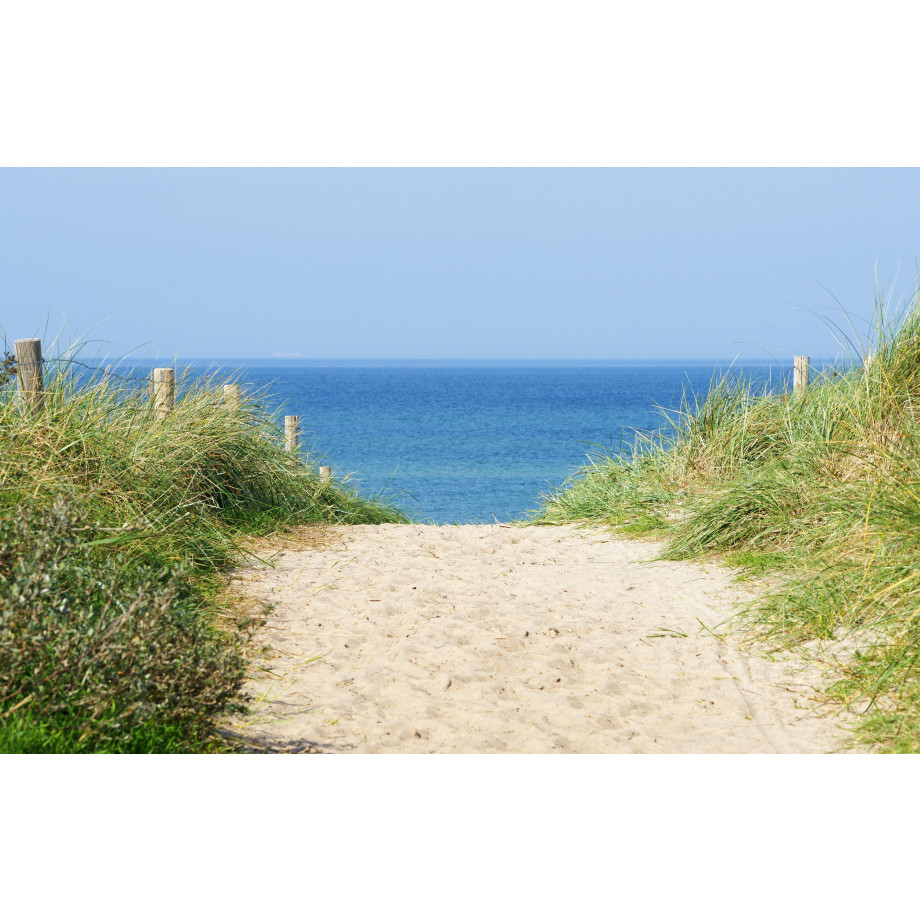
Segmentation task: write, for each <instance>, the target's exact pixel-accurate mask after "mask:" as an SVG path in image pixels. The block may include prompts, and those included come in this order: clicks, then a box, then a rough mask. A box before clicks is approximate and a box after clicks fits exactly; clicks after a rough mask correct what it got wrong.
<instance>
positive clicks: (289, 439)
mask: <svg viewBox="0 0 920 920" xmlns="http://www.w3.org/2000/svg"><path fill="white" fill-rule="evenodd" d="M299 440H300V416H299V415H286V416H285V417H284V449H285V450H288V451H291V452H292V453H293V452H295V451H296V450H297V443H298V441H299Z"/></svg>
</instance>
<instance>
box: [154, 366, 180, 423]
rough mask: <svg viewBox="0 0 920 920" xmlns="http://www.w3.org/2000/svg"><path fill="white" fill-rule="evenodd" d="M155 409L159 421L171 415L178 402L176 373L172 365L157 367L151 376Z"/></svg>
mask: <svg viewBox="0 0 920 920" xmlns="http://www.w3.org/2000/svg"><path fill="white" fill-rule="evenodd" d="M150 383H151V387H152V389H153V411H154V415H155V416H156V420H157V421H158V422H160V421H162V420H163V419H164V418H166V416H167V415H169V412H170V410H171V409H172V408H173V406H174V405H175V404H176V373H175V371H174V370H173V369H172V368H171V367H155V368H154V369H153V373H152V374H151V376H150Z"/></svg>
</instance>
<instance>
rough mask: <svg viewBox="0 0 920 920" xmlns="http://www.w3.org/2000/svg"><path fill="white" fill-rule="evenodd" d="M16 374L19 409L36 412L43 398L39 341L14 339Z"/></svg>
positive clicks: (40, 346)
mask: <svg viewBox="0 0 920 920" xmlns="http://www.w3.org/2000/svg"><path fill="white" fill-rule="evenodd" d="M16 373H17V376H18V378H19V381H18V382H19V407H20V409H21V410H22V411H23V412H37V411H38V410H39V409H41V407H42V403H43V402H44V398H45V383H44V378H43V376H42V342H41V339H16Z"/></svg>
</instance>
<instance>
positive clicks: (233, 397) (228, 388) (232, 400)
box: [224, 383, 240, 409]
mask: <svg viewBox="0 0 920 920" xmlns="http://www.w3.org/2000/svg"><path fill="white" fill-rule="evenodd" d="M224 403H225V404H226V406H227V408H228V409H239V407H240V385H239V384H238V383H225V384H224Z"/></svg>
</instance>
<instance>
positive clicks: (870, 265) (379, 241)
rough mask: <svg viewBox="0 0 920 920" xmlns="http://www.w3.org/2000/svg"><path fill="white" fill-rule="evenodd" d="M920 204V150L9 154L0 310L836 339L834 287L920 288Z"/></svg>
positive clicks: (660, 350)
mask: <svg viewBox="0 0 920 920" xmlns="http://www.w3.org/2000/svg"><path fill="white" fill-rule="evenodd" d="M918 215H920V170H918V169H780V168H777V169H753V168H737V169H720V168H713V169H667V168H665V169H629V168H609V169H576V168H572V169H447V168H431V169H415V168H413V169H311V168H307V169H74V170H71V169H9V168H7V169H2V170H0V278H2V294H0V297H2V308H0V326H2V329H3V332H4V333H5V335H6V338H7V340H8V341H12V340H13V339H15V338H23V337H28V336H31V335H35V334H40V335H42V337H43V338H52V337H53V336H54V335H56V334H58V333H61V334H62V337H63V339H64V340H66V341H70V340H73V339H74V338H76V337H78V336H81V335H82V336H87V337H88V338H90V339H91V340H92V341H93V342H94V343H96V344H94V345H93V346H92V348H93V349H98V350H101V351H102V352H108V353H109V354H112V355H122V354H124V353H126V352H128V351H131V350H137V351H136V352H135V353H136V354H139V355H142V356H147V357H157V356H158V357H169V358H172V357H180V358H193V357H215V358H237V357H241V358H247V357H248V358H270V357H273V356H280V355H298V356H303V357H307V358H358V359H365V358H393V359H401V358H438V359H441V358H444V359H450V358H490V359H500V358H513V359H522V358H523V359H540V358H547V359H588V358H591V359H604V358H613V359H623V358H630V359H643V358H667V359H678V358H709V357H713V358H732V357H736V356H738V357H742V358H745V359H751V358H767V357H770V356H772V357H778V358H786V357H788V356H789V355H791V354H812V355H814V356H831V355H833V354H835V353H836V352H837V351H838V348H837V345H836V343H835V342H834V340H833V338H832V337H831V335H830V333H829V332H828V330H827V328H826V326H825V325H824V323H823V322H822V320H821V318H820V317H821V316H824V317H826V318H828V319H830V320H833V321H835V322H840V320H841V316H840V314H839V312H837V307H836V305H835V303H834V301H833V300H832V299H831V296H830V295H833V297H835V298H836V299H837V300H839V301H840V303H841V304H842V305H843V306H844V307H845V308H846V309H847V310H848V311H849V312H850V313H852V314H853V315H854V316H859V317H868V316H870V315H871V313H872V305H873V290H872V289H873V284H874V275H875V272H876V269H877V271H878V276H879V280H880V281H881V283H882V285H883V286H884V287H885V288H886V289H888V290H890V291H891V293H892V294H893V296H894V299H895V300H898V299H902V298H903V297H904V296H905V295H907V294H909V293H910V292H911V291H912V289H913V286H914V281H915V278H916V272H917V268H916V266H917V260H918V258H920V219H918ZM824 288H826V289H827V291H829V292H830V294H828V293H826V292H825V290H824ZM806 308H811V310H816V311H817V313H818V314H819V315H817V316H816V315H815V314H814V313H813V312H811V310H810V309H806ZM65 324H66V328H65ZM46 330H47V331H46Z"/></svg>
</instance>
